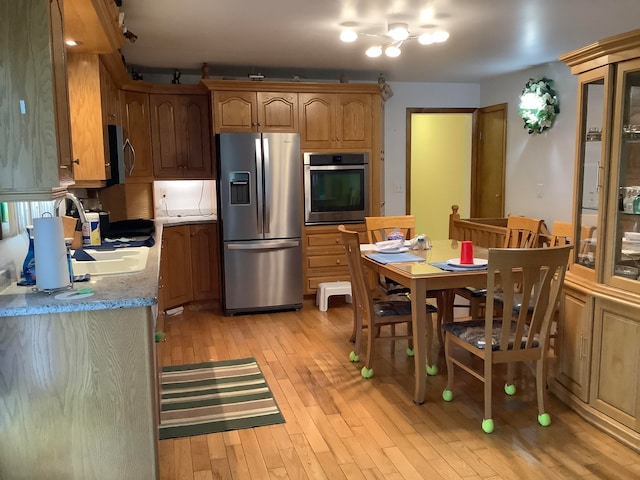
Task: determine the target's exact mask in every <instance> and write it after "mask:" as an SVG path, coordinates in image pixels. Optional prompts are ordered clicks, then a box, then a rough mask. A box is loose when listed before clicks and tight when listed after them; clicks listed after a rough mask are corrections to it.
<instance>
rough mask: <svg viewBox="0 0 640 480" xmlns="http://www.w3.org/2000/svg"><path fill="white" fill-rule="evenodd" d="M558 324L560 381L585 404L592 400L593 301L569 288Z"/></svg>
mask: <svg viewBox="0 0 640 480" xmlns="http://www.w3.org/2000/svg"><path fill="white" fill-rule="evenodd" d="M560 306H561V308H560V321H559V322H558V338H557V342H558V347H557V348H556V349H555V350H556V352H557V355H558V365H557V368H558V373H557V379H558V381H559V382H560V383H561V384H562V385H564V386H565V387H566V388H567V389H568V390H569V391H570V392H572V393H573V394H574V395H576V396H577V397H578V398H580V399H581V400H582V401H584V402H587V401H589V369H590V365H591V325H592V321H591V318H592V312H593V299H591V298H590V297H587V296H586V295H585V294H582V293H579V292H575V291H573V290H571V289H569V288H567V287H565V288H564V290H563V295H562V299H561V302H560Z"/></svg>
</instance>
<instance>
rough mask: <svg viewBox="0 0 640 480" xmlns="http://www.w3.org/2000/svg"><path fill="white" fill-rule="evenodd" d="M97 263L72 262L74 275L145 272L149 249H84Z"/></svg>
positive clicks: (73, 260) (74, 260)
mask: <svg viewBox="0 0 640 480" xmlns="http://www.w3.org/2000/svg"><path fill="white" fill-rule="evenodd" d="M83 250H84V251H85V252H86V253H88V254H89V255H91V256H92V257H93V258H95V261H93V260H89V261H81V260H80V261H79V260H76V259H75V258H74V259H72V260H71V263H72V265H73V274H74V275H85V274H87V273H89V274H91V275H121V274H125V273H134V272H139V271H141V270H144V268H145V267H146V265H147V258H148V257H149V247H127V248H116V249H115V250H95V249H92V248H84V249H83Z"/></svg>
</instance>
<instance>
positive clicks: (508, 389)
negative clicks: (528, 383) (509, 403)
mask: <svg viewBox="0 0 640 480" xmlns="http://www.w3.org/2000/svg"><path fill="white" fill-rule="evenodd" d="M504 393H506V394H507V395H515V394H516V386H515V385H514V384H513V383H512V384H511V385H509V384H507V383H505V384H504Z"/></svg>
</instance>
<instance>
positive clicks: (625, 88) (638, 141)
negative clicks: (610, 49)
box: [603, 58, 640, 294]
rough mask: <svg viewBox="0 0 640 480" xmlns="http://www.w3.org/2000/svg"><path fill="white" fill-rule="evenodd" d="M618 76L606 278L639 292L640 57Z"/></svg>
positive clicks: (619, 68) (621, 68) (618, 71)
mask: <svg viewBox="0 0 640 480" xmlns="http://www.w3.org/2000/svg"><path fill="white" fill-rule="evenodd" d="M615 78H616V86H615V90H616V96H615V108H614V115H613V117H614V120H613V129H612V130H611V136H612V147H611V175H610V177H609V178H610V179H611V183H610V184H609V204H608V206H609V209H608V211H607V215H606V216H605V217H606V220H607V233H608V234H609V235H608V237H607V238H604V239H603V240H604V242H603V243H604V246H605V248H606V251H605V252H606V253H605V269H604V281H605V282H606V283H609V284H610V285H612V286H614V287H618V288H621V289H624V290H627V291H632V292H635V293H636V294H640V281H638V278H639V276H640V243H638V238H640V58H637V59H635V60H630V61H627V62H622V63H620V64H618V65H617V68H616V75H615ZM619 198H620V199H621V201H620V202H619V200H618V199H619ZM619 203H621V204H622V205H619Z"/></svg>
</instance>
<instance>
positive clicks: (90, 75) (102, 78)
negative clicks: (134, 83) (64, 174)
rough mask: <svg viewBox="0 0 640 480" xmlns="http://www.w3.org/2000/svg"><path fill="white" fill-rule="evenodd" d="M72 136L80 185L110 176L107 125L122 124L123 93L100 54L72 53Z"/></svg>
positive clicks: (70, 55)
mask: <svg viewBox="0 0 640 480" xmlns="http://www.w3.org/2000/svg"><path fill="white" fill-rule="evenodd" d="M67 72H68V76H69V107H70V111H71V132H72V133H71V138H72V145H73V158H74V162H75V163H76V165H75V168H74V172H73V174H74V179H75V181H76V183H77V186H93V185H91V184H90V183H87V182H92V181H93V182H96V181H97V182H99V181H102V182H103V184H102V185H100V184H97V185H95V186H103V185H104V181H105V180H107V179H109V178H111V163H110V154H109V142H108V136H107V125H109V124H120V123H121V122H122V118H121V114H120V103H119V102H120V93H119V89H118V87H117V85H116V84H115V83H114V81H113V80H112V79H111V76H110V75H109V72H108V71H107V70H106V68H105V67H104V65H103V64H102V62H101V61H100V58H99V55H97V54H94V53H70V54H69V61H68V69H67Z"/></svg>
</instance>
